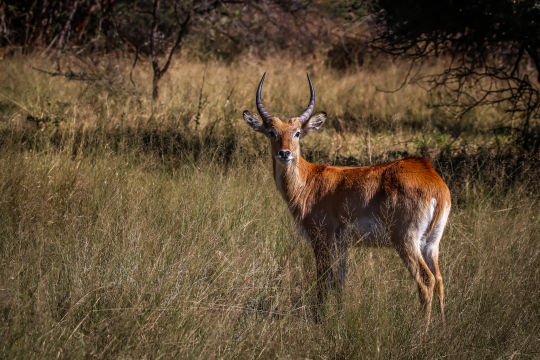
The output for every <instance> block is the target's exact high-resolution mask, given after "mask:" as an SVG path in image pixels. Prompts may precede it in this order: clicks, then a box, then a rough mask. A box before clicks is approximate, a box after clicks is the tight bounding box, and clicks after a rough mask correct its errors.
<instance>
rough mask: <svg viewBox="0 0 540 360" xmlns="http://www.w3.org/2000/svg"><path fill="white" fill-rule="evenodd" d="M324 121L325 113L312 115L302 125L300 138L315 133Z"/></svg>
mask: <svg viewBox="0 0 540 360" xmlns="http://www.w3.org/2000/svg"><path fill="white" fill-rule="evenodd" d="M325 121H326V113H324V112H320V113H318V114H315V115H313V116H312V117H310V118H309V119H308V121H306V122H305V123H304V125H302V136H306V135H307V134H309V133H310V132H313V131H317V130H319V129H320V128H321V126H322V125H323V124H324V122H325Z"/></svg>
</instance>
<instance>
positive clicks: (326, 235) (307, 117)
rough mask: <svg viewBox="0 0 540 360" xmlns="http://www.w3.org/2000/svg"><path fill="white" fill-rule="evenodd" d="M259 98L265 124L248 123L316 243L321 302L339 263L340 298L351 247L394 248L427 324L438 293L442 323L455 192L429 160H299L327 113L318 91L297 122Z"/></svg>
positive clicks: (247, 116)
mask: <svg viewBox="0 0 540 360" xmlns="http://www.w3.org/2000/svg"><path fill="white" fill-rule="evenodd" d="M264 77H265V75H263V77H262V79H261V81H260V83H259V87H258V89H257V95H256V105H257V110H258V112H259V115H260V116H261V119H259V117H258V116H257V115H255V114H252V113H250V112H249V111H244V113H243V116H244V120H245V121H246V122H247V123H248V125H249V126H251V128H252V129H253V130H255V131H258V132H261V133H263V134H264V135H266V136H267V137H268V138H269V139H270V143H271V146H272V163H273V168H274V180H275V182H276V186H277V188H278V190H279V192H280V193H281V195H282V197H283V199H284V200H285V202H286V203H287V205H288V207H289V210H290V211H291V214H292V216H293V218H294V221H295V223H296V225H297V227H298V229H299V231H300V233H301V234H302V235H303V236H304V237H305V238H306V239H307V240H308V241H309V242H310V243H311V245H312V247H313V250H314V253H315V259H316V265H317V283H318V297H319V303H320V304H322V303H323V302H324V300H325V298H326V296H327V292H328V287H329V285H330V283H331V280H332V277H333V274H332V264H333V263H335V264H337V279H336V281H337V283H338V285H339V286H338V295H339V296H340V297H341V295H340V294H341V291H342V288H343V283H344V280H345V272H346V261H347V259H346V256H347V247H348V246H354V245H366V246H375V245H379V246H381V245H382V246H390V247H393V248H394V249H396V251H397V252H398V254H399V256H400V257H401V259H402V260H403V262H404V263H405V265H406V266H407V268H408V269H409V271H410V273H411V274H412V276H413V277H414V279H415V280H416V282H417V284H418V289H419V294H420V301H421V302H422V304H423V306H424V309H425V317H426V326H427V325H428V324H429V319H430V313H431V303H432V299H433V293H434V291H435V290H436V292H437V294H438V297H439V302H440V307H441V315H442V319H443V324H444V288H443V281H442V276H441V272H440V270H439V265H438V256H439V241H440V239H441V236H442V234H443V231H444V227H445V225H446V221H447V219H448V214H449V213H450V191H449V190H448V187H447V186H446V184H445V183H444V181H443V180H442V179H441V177H440V176H439V175H438V174H437V172H435V170H434V169H433V167H432V165H431V163H430V162H429V161H428V160H427V159H425V158H406V159H402V160H398V161H393V162H389V163H385V164H378V165H373V166H363V167H349V166H330V165H318V164H312V163H310V162H308V161H306V160H305V159H304V158H302V156H301V155H300V139H301V138H303V137H304V136H306V135H307V134H309V133H311V132H313V131H316V130H319V129H320V127H321V126H322V125H323V123H324V121H325V120H326V114H325V113H318V114H315V115H313V116H312V115H311V114H312V112H313V109H314V107H315V91H314V89H313V84H312V83H311V79H310V78H309V74H308V82H309V87H310V91H311V98H310V101H309V105H308V107H307V109H306V110H305V111H304V112H303V113H302V114H301V115H300V116H298V117H293V118H291V119H290V120H288V121H282V120H280V119H278V118H277V117H275V116H272V115H271V114H270V113H268V112H267V111H266V110H265V108H264V106H263V104H262V100H261V89H262V85H263V82H264Z"/></svg>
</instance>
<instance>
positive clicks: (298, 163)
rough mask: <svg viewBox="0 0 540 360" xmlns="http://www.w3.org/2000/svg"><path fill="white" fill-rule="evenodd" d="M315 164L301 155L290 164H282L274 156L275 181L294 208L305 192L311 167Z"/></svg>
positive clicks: (284, 197) (285, 198) (290, 206)
mask: <svg viewBox="0 0 540 360" xmlns="http://www.w3.org/2000/svg"><path fill="white" fill-rule="evenodd" d="M312 166H313V164H311V163H310V162H308V161H306V160H305V159H304V158H303V157H302V156H301V155H299V156H298V158H297V159H295V160H293V161H291V162H290V163H288V164H280V163H278V161H277V160H276V159H275V158H273V169H274V181H275V182H276V186H277V188H278V190H279V192H280V193H281V196H282V197H283V199H284V200H285V201H286V202H287V204H288V205H289V208H291V210H293V209H294V208H296V205H298V204H296V203H297V202H299V201H301V200H300V198H301V197H302V196H301V195H302V194H303V192H304V191H303V190H304V185H305V184H306V182H307V180H308V176H309V173H310V171H309V170H310V168H311V167H312Z"/></svg>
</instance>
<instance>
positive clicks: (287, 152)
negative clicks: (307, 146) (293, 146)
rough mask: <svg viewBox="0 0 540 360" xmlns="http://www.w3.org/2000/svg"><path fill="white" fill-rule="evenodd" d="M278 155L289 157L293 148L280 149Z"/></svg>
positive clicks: (284, 157)
mask: <svg viewBox="0 0 540 360" xmlns="http://www.w3.org/2000/svg"><path fill="white" fill-rule="evenodd" d="M278 155H279V157H280V158H283V159H288V158H289V155H291V150H279V152H278Z"/></svg>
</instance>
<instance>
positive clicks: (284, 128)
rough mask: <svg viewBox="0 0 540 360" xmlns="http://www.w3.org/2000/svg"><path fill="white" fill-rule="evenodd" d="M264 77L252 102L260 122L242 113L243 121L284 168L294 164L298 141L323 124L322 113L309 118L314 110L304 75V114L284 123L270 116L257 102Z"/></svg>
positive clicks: (323, 115)
mask: <svg viewBox="0 0 540 360" xmlns="http://www.w3.org/2000/svg"><path fill="white" fill-rule="evenodd" d="M265 76H266V73H264V74H263V76H262V79H261V81H260V83H259V87H258V88H257V95H256V100H255V102H256V104H257V111H258V112H259V115H260V116H261V118H260V119H259V117H258V116H257V115H255V114H253V113H250V112H249V111H247V110H245V111H244V113H243V115H244V120H245V121H246V122H247V124H248V125H249V126H251V128H252V129H253V130H255V131H258V132H261V133H263V134H264V135H266V136H267V137H268V138H269V139H270V143H271V145H272V156H273V157H274V158H275V159H276V163H277V164H281V165H283V166H288V164H290V163H291V162H292V161H293V160H298V158H299V156H300V139H301V138H303V137H304V136H306V135H307V134H309V133H310V132H313V131H316V130H319V129H320V128H321V126H322V124H323V123H324V121H325V120H326V113H324V112H321V113H318V114H315V115H313V116H311V114H312V113H313V109H314V108H315V90H314V89H313V84H312V83H311V79H310V78H309V74H308V75H307V79H308V82H309V89H310V92H311V97H310V99H309V104H308V107H307V108H306V110H305V111H304V112H303V113H302V114H300V116H298V117H293V118H290V119H289V120H286V121H283V120H281V119H279V118H277V117H275V116H273V115H271V114H270V113H269V112H268V111H266V109H265V108H264V106H263V103H262V99H261V90H262V85H263V82H264V77H265Z"/></svg>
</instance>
